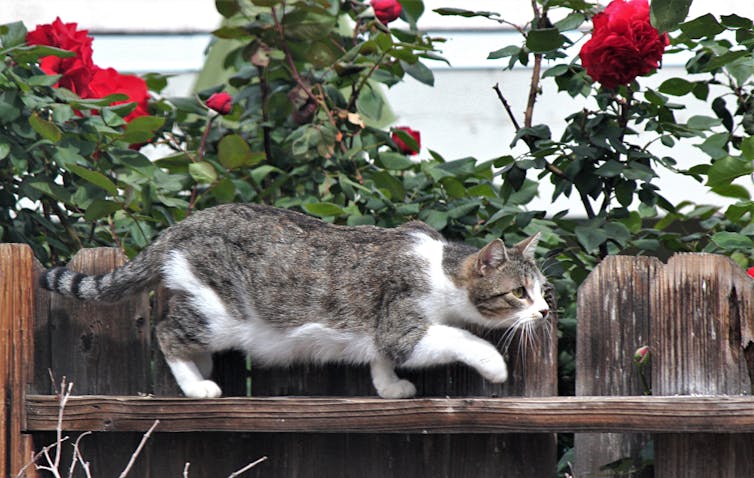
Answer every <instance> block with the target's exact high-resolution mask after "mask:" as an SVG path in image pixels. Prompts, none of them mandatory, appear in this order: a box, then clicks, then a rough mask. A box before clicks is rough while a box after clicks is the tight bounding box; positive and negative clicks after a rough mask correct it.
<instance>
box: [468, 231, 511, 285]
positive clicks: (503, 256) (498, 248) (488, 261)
mask: <svg viewBox="0 0 754 478" xmlns="http://www.w3.org/2000/svg"><path fill="white" fill-rule="evenodd" d="M507 260H508V251H506V250H505V244H503V241H501V240H500V239H495V240H494V241H492V242H490V243H489V244H487V245H486V246H484V247H483V248H482V250H481V251H479V253H478V254H477V259H476V270H477V272H478V273H479V275H482V276H483V275H485V274H486V273H487V272H488V271H489V270H490V269H494V268H497V267H498V266H500V264H502V263H503V262H505V261H507Z"/></svg>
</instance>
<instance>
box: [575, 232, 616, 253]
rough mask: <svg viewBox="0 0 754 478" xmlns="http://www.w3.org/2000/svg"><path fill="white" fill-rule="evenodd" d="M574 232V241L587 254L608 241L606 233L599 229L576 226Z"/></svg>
mask: <svg viewBox="0 0 754 478" xmlns="http://www.w3.org/2000/svg"><path fill="white" fill-rule="evenodd" d="M574 232H575V233H576V239H577V240H578V241H579V243H580V244H581V246H582V247H583V248H584V250H585V251H587V252H591V251H593V250H595V249H597V248H598V247H599V246H600V245H602V244H603V243H604V242H605V241H607V239H608V234H607V232H605V231H604V230H603V229H601V228H599V227H594V226H576V227H575V228H574Z"/></svg>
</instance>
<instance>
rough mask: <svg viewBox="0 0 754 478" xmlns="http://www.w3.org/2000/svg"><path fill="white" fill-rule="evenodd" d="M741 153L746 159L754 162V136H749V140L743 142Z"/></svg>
mask: <svg viewBox="0 0 754 478" xmlns="http://www.w3.org/2000/svg"><path fill="white" fill-rule="evenodd" d="M726 138H727V135H726ZM741 152H742V153H743V154H744V157H745V158H746V159H748V160H750V161H754V136H749V137H748V138H746V139H744V140H743V141H741Z"/></svg>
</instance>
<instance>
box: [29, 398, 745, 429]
mask: <svg viewBox="0 0 754 478" xmlns="http://www.w3.org/2000/svg"><path fill="white" fill-rule="evenodd" d="M58 405H59V403H58V400H57V398H56V397H55V396H50V395H27V396H26V423H25V427H24V431H25V432H29V433H31V432H37V431H51V430H55V427H56V425H57V418H58V411H59V408H58ZM155 419H159V420H160V426H159V429H158V430H157V431H158V432H192V431H227V432H305V433H328V432H330V433H441V434H442V433H556V432H626V433H628V432H651V433H702V432H704V433H754V397H753V396H729V395H722V396H667V397H660V396H643V397H642V396H630V397H629V396H626V397H544V398H531V397H526V398H525V397H505V398H447V399H443V398H420V399H411V400H387V399H381V398H372V397H370V398H359V397H327V398H311V397H269V398H268V397H265V398H254V397H250V398H219V399H205V400H194V399H185V398H162V397H159V398H153V397H115V396H72V397H70V399H69V401H68V404H67V406H66V409H65V414H64V419H63V429H64V430H67V431H122V432H127V431H138V432H143V431H145V430H147V429H149V427H150V426H151V425H152V423H153V422H154V420H155Z"/></svg>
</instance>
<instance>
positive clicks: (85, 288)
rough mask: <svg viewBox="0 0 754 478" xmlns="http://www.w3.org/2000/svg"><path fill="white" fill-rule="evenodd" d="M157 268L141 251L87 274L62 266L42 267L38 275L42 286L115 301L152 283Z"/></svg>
mask: <svg viewBox="0 0 754 478" xmlns="http://www.w3.org/2000/svg"><path fill="white" fill-rule="evenodd" d="M158 280H159V268H158V267H157V268H155V267H153V266H152V265H151V264H150V261H149V260H148V259H147V258H146V257H145V255H144V254H142V255H140V256H138V257H136V258H135V259H134V260H133V261H131V262H127V263H126V264H125V265H123V266H122V267H119V268H118V269H115V270H114V271H112V272H109V273H107V274H100V275H87V274H82V273H80V272H74V271H72V270H70V269H68V268H65V267H56V268H54V269H49V270H47V271H45V272H44V273H43V274H42V276H41V277H40V284H41V285H42V287H43V288H45V289H47V290H51V291H53V292H57V293H58V294H62V295H65V296H68V297H75V298H77V299H79V300H95V301H101V302H118V301H119V300H121V299H123V298H124V297H127V296H129V295H132V294H134V293H136V292H139V291H141V290H143V289H146V288H147V287H149V286H151V285H153V284H155V283H156V282H157V281H158Z"/></svg>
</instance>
